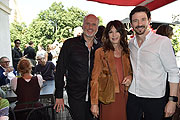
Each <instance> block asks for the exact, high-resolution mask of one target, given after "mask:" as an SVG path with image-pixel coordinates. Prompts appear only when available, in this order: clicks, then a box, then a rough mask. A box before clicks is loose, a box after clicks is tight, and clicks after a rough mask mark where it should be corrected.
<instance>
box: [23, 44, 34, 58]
mask: <svg viewBox="0 0 180 120" xmlns="http://www.w3.org/2000/svg"><path fill="white" fill-rule="evenodd" d="M24 55H27V57H26V58H29V59H33V60H35V57H36V52H35V50H34V48H32V47H31V46H29V47H27V48H26V49H25V50H24Z"/></svg>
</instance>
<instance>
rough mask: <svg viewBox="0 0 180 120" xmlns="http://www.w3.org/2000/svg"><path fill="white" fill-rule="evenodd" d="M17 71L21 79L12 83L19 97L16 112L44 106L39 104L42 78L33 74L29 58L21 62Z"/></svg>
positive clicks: (16, 78)
mask: <svg viewBox="0 0 180 120" xmlns="http://www.w3.org/2000/svg"><path fill="white" fill-rule="evenodd" d="M17 69H18V72H19V73H20V75H21V77H15V78H13V79H12V81H11V87H12V89H13V90H14V92H15V93H16V95H17V103H16V106H15V110H17V109H24V108H31V107H40V106H42V104H41V103H39V97H40V89H41V87H42V84H43V79H42V76H41V75H37V76H33V75H32V74H31V71H32V63H31V62H30V60H29V59H27V58H22V59H21V60H20V61H19V63H18V66H17Z"/></svg>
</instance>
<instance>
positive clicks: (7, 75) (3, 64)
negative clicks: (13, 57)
mask: <svg viewBox="0 0 180 120" xmlns="http://www.w3.org/2000/svg"><path fill="white" fill-rule="evenodd" d="M9 63H10V61H9V59H8V58H7V57H1V58H0V86H2V85H6V84H8V83H10V80H12V78H14V77H15V75H16V72H15V70H14V68H13V67H10V66H9Z"/></svg>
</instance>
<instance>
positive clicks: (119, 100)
mask: <svg viewBox="0 0 180 120" xmlns="http://www.w3.org/2000/svg"><path fill="white" fill-rule="evenodd" d="M114 59H115V64H116V69H117V74H118V79H119V86H120V87H119V89H120V92H119V93H116V94H115V102H113V103H111V104H108V105H105V104H100V120H126V119H127V118H126V103H127V97H128V93H127V92H125V88H124V85H122V84H121V83H122V80H123V78H124V76H123V69H122V68H123V65H122V61H121V57H119V58H114Z"/></svg>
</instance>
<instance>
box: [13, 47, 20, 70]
mask: <svg viewBox="0 0 180 120" xmlns="http://www.w3.org/2000/svg"><path fill="white" fill-rule="evenodd" d="M21 57H22V52H21V50H20V49H19V48H17V47H14V49H13V50H12V59H13V67H14V69H15V70H16V71H17V64H18V62H19V60H20V59H21Z"/></svg>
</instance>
